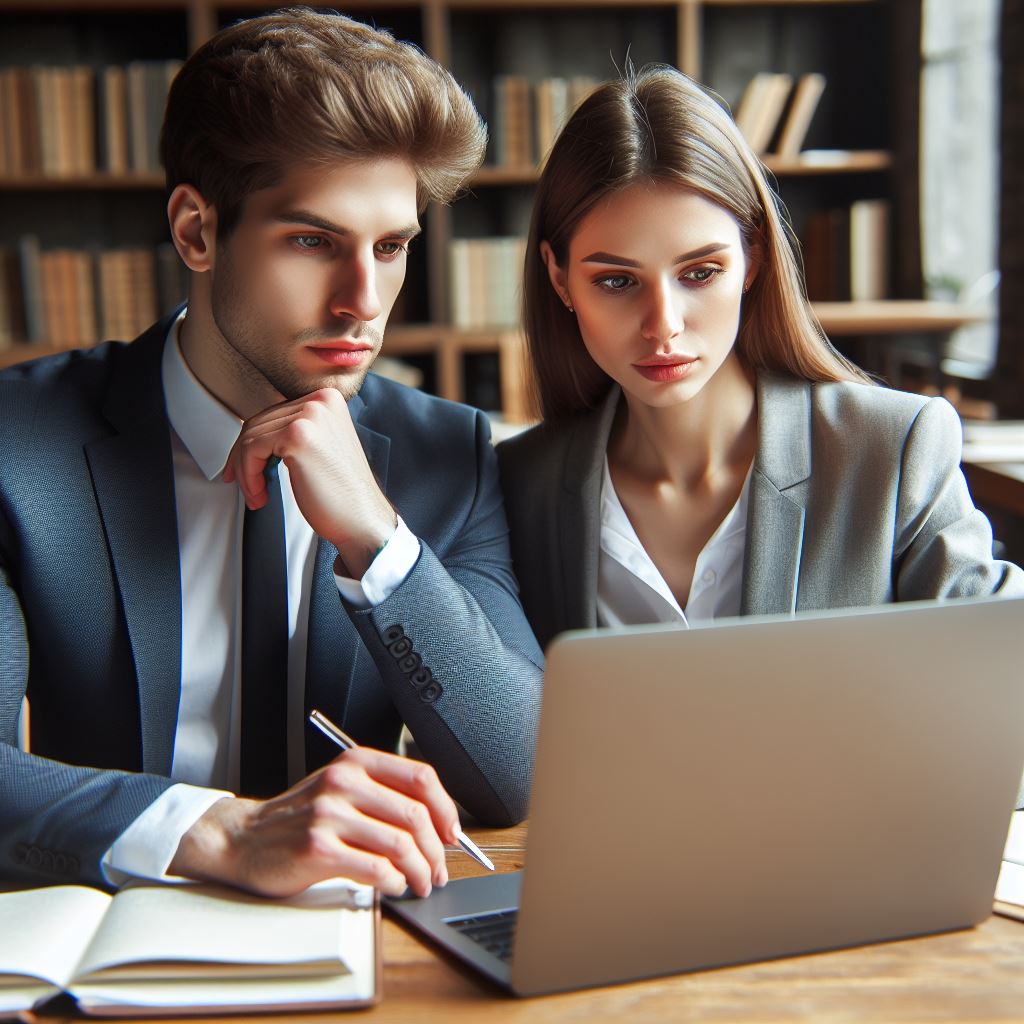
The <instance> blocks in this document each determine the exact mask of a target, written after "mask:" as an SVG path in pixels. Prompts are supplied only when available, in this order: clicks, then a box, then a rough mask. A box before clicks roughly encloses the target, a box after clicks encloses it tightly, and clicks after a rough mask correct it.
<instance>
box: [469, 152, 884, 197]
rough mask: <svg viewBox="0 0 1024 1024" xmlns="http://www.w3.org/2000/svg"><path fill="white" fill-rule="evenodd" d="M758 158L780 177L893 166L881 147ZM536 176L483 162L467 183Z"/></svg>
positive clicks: (497, 183) (485, 184) (514, 181)
mask: <svg viewBox="0 0 1024 1024" xmlns="http://www.w3.org/2000/svg"><path fill="white" fill-rule="evenodd" d="M761 159H762V160H763V161H764V165H765V166H766V167H767V168H768V170H770V171H771V172H772V173H773V174H775V175H778V176H779V177H793V176H796V175H805V176H811V175H817V174H861V173H864V172H876V171H888V170H891V169H892V153H890V152H888V151H887V150H884V149H864V150H809V151H808V152H807V153H801V154H800V156H798V157H795V158H793V157H779V156H775V155H774V154H772V153H767V154H765V155H764V156H762V158H761ZM539 177H540V168H539V167H533V166H525V167H495V166H494V165H487V164H485V165H484V166H483V167H481V168H480V169H479V170H478V171H476V172H475V173H474V174H473V176H472V177H471V178H470V179H469V186H470V187H471V188H498V187H501V186H505V185H533V184H536V182H537V179H538V178H539Z"/></svg>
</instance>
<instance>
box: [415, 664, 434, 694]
mask: <svg viewBox="0 0 1024 1024" xmlns="http://www.w3.org/2000/svg"><path fill="white" fill-rule="evenodd" d="M433 679H434V676H433V673H432V672H431V671H430V669H429V668H427V667H426V665H421V666H420V667H419V668H418V669H416V671H415V672H413V673H412V674H411V675H410V676H409V682H410V683H412V685H413V686H415V687H416V688H417V689H419V688H420V687H421V686H426V685H427V684H428V683H430V682H433Z"/></svg>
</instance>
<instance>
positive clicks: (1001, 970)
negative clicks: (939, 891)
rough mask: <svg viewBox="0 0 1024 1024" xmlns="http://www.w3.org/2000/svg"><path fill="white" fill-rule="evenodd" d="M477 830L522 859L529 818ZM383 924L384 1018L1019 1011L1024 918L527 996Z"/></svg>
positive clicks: (974, 1016)
mask: <svg viewBox="0 0 1024 1024" xmlns="http://www.w3.org/2000/svg"><path fill="white" fill-rule="evenodd" d="M473 836H474V838H475V839H476V840H477V842H478V843H479V844H480V845H481V846H482V847H483V848H484V849H485V850H486V851H487V853H488V855H489V856H490V857H491V859H492V860H494V862H495V864H496V865H497V866H498V869H499V870H503V871H513V870H516V869H518V868H520V867H521V866H522V864H523V854H524V845H525V829H523V828H518V829H509V830H506V831H502V832H488V831H486V830H479V831H474V832H473ZM448 864H449V870H450V872H451V874H452V876H453V877H461V876H463V875H471V874H477V873H479V870H478V869H477V867H476V865H474V864H473V862H472V861H471V860H470V859H469V858H468V857H466V856H464V855H460V854H451V855H449V858H448ZM384 929H385V930H384V961H385V963H384V1000H383V1002H382V1003H381V1005H380V1007H379V1008H378V1009H377V1011H376V1012H377V1013H378V1014H379V1015H380V1017H381V1019H382V1020H386V1021H387V1022H388V1024H392V1022H395V1024H404V1022H408V1024H413V1022H416V1024H434V1022H436V1024H444V1022H449V1021H466V1022H468V1021H482V1022H492V1021H494V1022H497V1021H516V1022H519V1021H524V1022H525V1021H527V1020H528V1021H529V1022H530V1024H546V1022H549V1021H550V1022H554V1021H579V1022H588V1024H589V1022H591V1021H664V1022H666V1024H667V1022H669V1021H672V1022H675V1021H756V1022H769V1021H771V1022H776V1021H814V1022H815V1024H827V1022H831V1021H836V1022H838V1021H843V1022H848V1021H891V1022H897V1021H958V1020H970V1021H975V1022H981V1021H992V1022H994V1021H1021V1020H1024V923H1020V922H1017V921H1011V920H1008V919H1006V918H1001V917H992V918H990V919H989V920H988V921H986V922H985V923H984V924H982V925H981V926H980V927H979V928H974V929H969V930H967V931H961V932H952V933H947V934H944V935H936V936H929V937H927V938H921V939H910V940H906V941H903V942H889V943H884V944H882V945H877V946H868V947H863V948H860V949H852V950H843V951H840V952H835V953H819V954H816V955H814V956H802V957H791V958H788V959H785V960H776V961H772V962H769V963H759V964H751V965H747V966H743V967H728V968H722V969H719V970H714V971H703V972H700V973H695V974H687V975H678V976H675V977H671V978H657V979H653V980H650V981H643V982H635V983H633V984H629V985H617V986H612V987H610V988H604V989H591V990H588V991H584V992H573V993H568V994H564V995H555V996H543V997H540V998H535V999H527V1000H518V999H514V998H511V997H508V996H504V995H502V994H500V993H496V992H495V990H494V989H493V988H492V987H491V986H489V985H486V984H484V983H483V982H482V981H479V980H477V978H476V976H475V975H473V974H472V973H471V972H469V971H468V970H466V969H464V968H462V967H461V966H460V965H458V964H456V963H455V962H454V961H451V960H447V959H442V958H441V957H440V956H439V955H438V954H437V953H435V952H433V951H432V950H430V949H428V948H427V947H426V946H425V945H423V944H422V943H421V942H420V941H419V940H418V939H416V938H414V937H413V936H412V934H411V933H409V932H407V931H406V930H405V929H404V928H403V927H402V926H400V925H398V924H396V923H395V922H394V921H392V920H386V921H385V925H384Z"/></svg>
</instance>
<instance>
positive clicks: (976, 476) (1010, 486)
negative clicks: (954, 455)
mask: <svg viewBox="0 0 1024 1024" xmlns="http://www.w3.org/2000/svg"><path fill="white" fill-rule="evenodd" d="M963 468H964V475H965V476H966V477H967V484H968V486H969V487H970V488H971V495H972V496H973V498H974V500H975V501H976V502H979V503H981V504H983V505H988V506H990V507H992V508H996V509H999V510H1000V511H1002V512H1009V513H1010V514H1011V515H1015V516H1024V423H1021V422H1019V421H1016V420H999V421H996V422H991V423H988V422H978V423H971V422H965V423H964V454H963Z"/></svg>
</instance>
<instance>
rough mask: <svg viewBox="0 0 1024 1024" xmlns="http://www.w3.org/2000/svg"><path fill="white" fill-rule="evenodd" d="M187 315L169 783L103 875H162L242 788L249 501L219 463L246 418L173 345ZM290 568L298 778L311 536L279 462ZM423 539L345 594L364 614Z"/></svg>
mask: <svg viewBox="0 0 1024 1024" xmlns="http://www.w3.org/2000/svg"><path fill="white" fill-rule="evenodd" d="M183 319H184V313H183V314H182V316H181V317H179V318H178V320H177V321H175V323H174V325H173V326H172V327H171V329H170V331H169V333H168V337H167V342H166V344H165V346H164V356H163V366H162V371H163V387H164V398H165V401H166V404H167V416H168V419H169V421H170V425H171V449H172V455H173V462H174V492H175V503H176V507H177V519H178V549H179V553H180V559H181V594H182V621H181V697H180V701H179V704H178V721H177V727H176V729H175V734H174V756H173V760H172V764H171V778H172V779H174V780H175V781H176V782H178V783H181V784H180V785H176V786H172V787H171V788H170V789H168V790H167V791H166V792H165V793H164V794H162V795H161V796H160V797H159V798H158V799H157V800H155V801H154V802H153V803H152V804H151V805H150V806H149V807H148V808H147V809H146V810H145V811H144V812H143V813H142V814H141V815H140V816H139V817H138V818H136V819H135V821H134V822H133V823H132V824H131V825H130V826H129V827H128V828H127V829H125V831H124V832H123V833H122V834H121V835H120V836H119V837H118V839H117V840H116V841H115V842H114V844H113V845H112V846H111V847H110V849H109V850H108V851H107V853H106V854H105V856H104V858H103V869H104V872H105V874H106V876H107V879H108V880H109V881H110V882H111V883H112V884H114V885H121V884H123V883H124V882H125V881H127V880H128V879H129V878H131V877H144V878H151V879H164V880H167V879H168V876H167V874H166V871H167V867H168V865H169V864H170V862H171V860H172V858H173V857H174V854H175V851H176V850H177V848H178V843H179V841H180V839H181V837H182V836H183V835H184V834H185V832H187V831H188V829H189V828H190V827H191V826H192V825H193V824H194V823H195V821H196V820H197V819H198V818H199V817H200V816H201V815H202V814H203V813H204V812H205V811H206V810H207V808H209V807H210V806H211V805H212V804H214V803H215V802H216V801H217V800H219V799H221V798H222V797H224V796H230V795H232V794H233V793H235V792H237V790H238V783H239V763H240V719H241V703H240V698H241V692H240V682H241V680H240V667H241V650H240V648H241V644H240V639H241V607H242V597H241V590H242V587H241V575H242V568H241V565H242V562H241V558H242V555H241V551H242V522H243V516H244V514H245V502H244V500H243V498H242V492H241V491H240V489H239V488H238V486H237V485H236V484H233V483H232V484H226V483H225V482H224V480H223V472H224V466H225V464H226V463H227V458H228V453H229V452H230V451H231V448H232V446H233V445H234V443H235V441H236V439H237V438H238V435H239V433H240V432H241V429H242V421H241V420H240V419H238V417H237V416H235V415H234V414H233V413H232V412H231V411H230V410H228V409H226V408H225V407H224V406H223V405H221V403H220V402H219V401H217V399H216V398H214V397H213V395H211V394H210V393H209V392H208V391H207V390H206V389H205V388H204V387H203V385H202V384H201V383H200V382H199V381H198V379H197V378H196V377H195V376H194V374H193V373H192V371H191V370H190V369H189V367H188V365H187V364H186V362H185V360H184V357H183V356H182V354H181V349H180V347H179V342H178V333H179V330H180V325H181V322H182V320H183ZM279 473H280V479H281V495H282V498H283V501H284V518H285V544H286V552H287V563H288V683H287V685H288V711H287V722H286V734H287V744H288V778H289V781H290V782H292V783H294V782H296V781H298V780H299V779H301V778H302V777H303V775H305V735H304V730H305V728H306V724H305V722H304V721H303V691H304V686H305V675H306V635H307V629H308V623H309V601H310V592H311V586H312V579H313V568H314V564H315V560H316V543H315V541H316V536H315V534H314V533H313V530H312V528H311V527H310V526H309V524H308V523H307V522H306V521H305V519H304V518H303V517H302V513H301V512H300V511H299V508H298V506H297V505H296V503H295V498H294V495H293V494H292V489H291V481H290V479H289V476H288V468H287V466H285V465H284V463H281V465H280V469H279ZM419 554H420V543H419V541H418V540H417V539H416V537H414V536H413V534H412V533H411V532H410V531H409V529H408V527H407V526H406V525H405V524H404V523H403V522H402V521H401V520H399V524H398V528H397V529H396V531H395V533H394V534H393V535H392V537H391V539H390V540H389V541H388V543H387V544H386V545H385V547H384V549H383V550H382V551H381V552H380V553H379V554H378V556H377V558H376V559H375V560H374V561H373V563H372V565H371V566H370V568H369V569H368V570H367V571H366V573H365V574H364V576H363V579H362V580H361V581H360V580H353V579H349V578H347V577H342V576H337V575H336V576H335V579H336V580H337V584H338V589H339V591H340V593H341V594H342V595H343V596H344V597H345V599H346V600H347V601H349V602H351V603H352V604H353V605H356V606H357V607H361V608H369V607H372V606H373V605H375V604H378V603H380V602H381V601H383V600H384V599H385V598H386V597H387V596H388V595H390V594H391V593H392V592H393V591H394V590H395V589H396V587H398V586H399V585H400V584H401V583H402V581H403V580H404V579H405V577H406V576H407V575H408V574H409V572H410V571H411V570H412V567H413V566H414V565H415V564H416V560H417V558H419Z"/></svg>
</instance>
